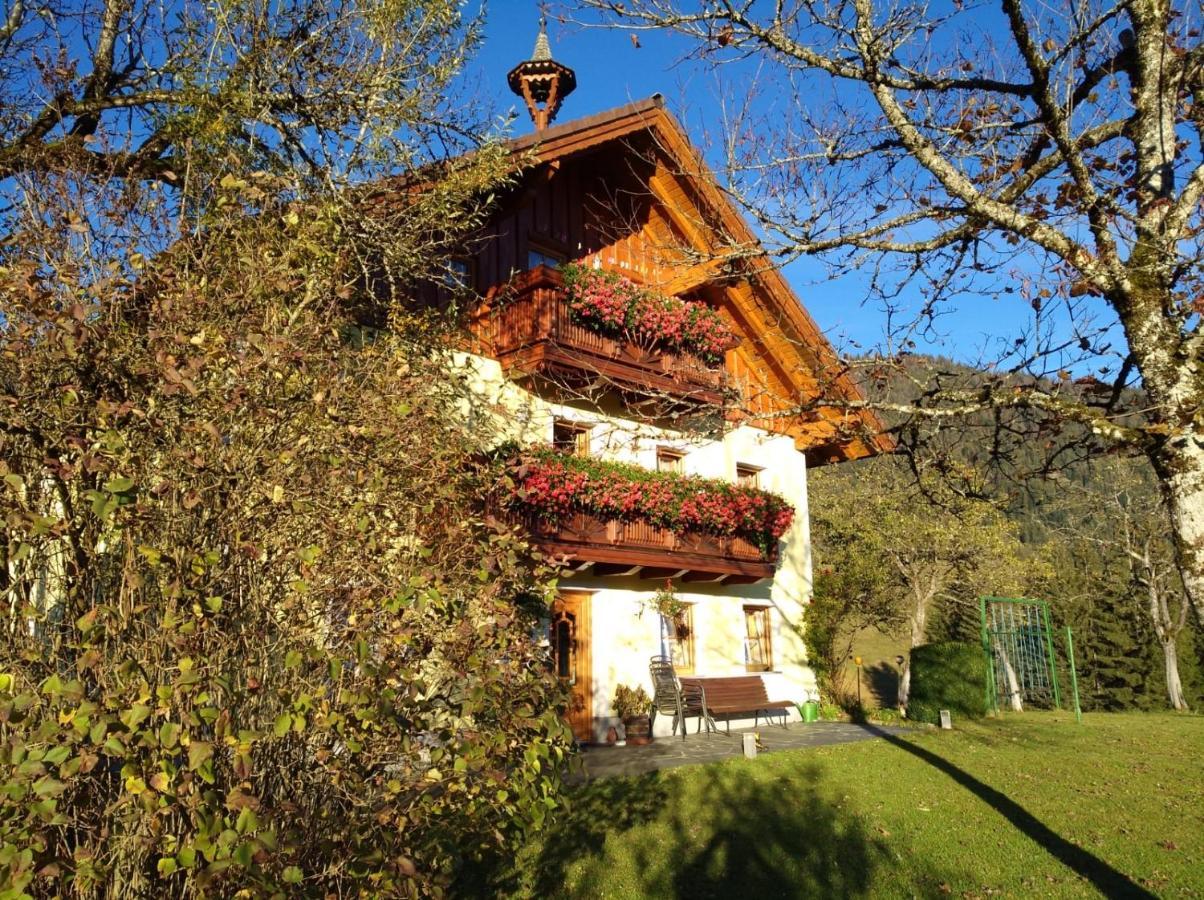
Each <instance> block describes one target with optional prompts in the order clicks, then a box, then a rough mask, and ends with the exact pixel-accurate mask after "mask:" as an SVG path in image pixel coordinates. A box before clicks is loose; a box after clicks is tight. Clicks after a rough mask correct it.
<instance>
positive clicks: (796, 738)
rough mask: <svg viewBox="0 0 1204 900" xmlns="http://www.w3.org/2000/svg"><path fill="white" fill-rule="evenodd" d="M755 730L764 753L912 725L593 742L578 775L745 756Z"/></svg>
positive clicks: (811, 726) (801, 727)
mask: <svg viewBox="0 0 1204 900" xmlns="http://www.w3.org/2000/svg"><path fill="white" fill-rule="evenodd" d="M720 727H721V728H722V726H720ZM754 730H755V731H756V733H758V734H760V735H761V749H760V750H758V755H760V754H763V753H777V752H779V751H781V750H802V749H805V748H807V747H824V746H828V745H831V744H847V743H851V742H852V741H867V740H874V739H876V738H878V737H880V736H881V735H882V733H883V732H886V733H889V734H898V733H900V732H904V731H906V730H907V729H905V728H895V727H889V726H883V725H855V724H852V723H849V722H811V723H804V722H795V723H792V724H791V725H790V728H789V729H788V730H786V729H783V728H782V727H781V726H780V725H768V726H765V725H763V726H761V727H760V728H757V729H752V728H749V729H745V730H743V731H741V730H737V729H735V728H733V729H732V733H731V734H730V735H728V734H726V733H724V732H723V731H722V730H720V732H719V733H718V734H694V733H693V732H691V733H690V735H689V737H687V738H686V739H685V740H684V741H683V740H682V739H681V735H680V734H679V735H677V736H675V737H672V738H657V739H656V740H655V741H653V742H652V743H651V744H646V745H645V746H643V747H608V746H590V747H585V748H584V749H583V750H582V752H581V755H580V757H579V759H580V760H581V762H582V765H583V771H581V772H578V773H576V775H577V779H580V780H590V779H594V778H611V777H614V776H616V775H642V774H644V773H645V772H652V771H655V770H657V769H671V768H673V767H675V766H690V765H698V764H699V763H708V762H716V761H718V760H721V759H729V758H731V757H733V756H741V755H743V753H744V750H743V746H744V745H743V735H744V734H745V733H747V732H752V731H754ZM577 779H575V780H577Z"/></svg>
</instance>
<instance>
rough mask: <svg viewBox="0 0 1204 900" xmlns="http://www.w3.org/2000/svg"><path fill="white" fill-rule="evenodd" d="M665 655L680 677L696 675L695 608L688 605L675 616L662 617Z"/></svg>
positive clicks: (662, 638)
mask: <svg viewBox="0 0 1204 900" xmlns="http://www.w3.org/2000/svg"><path fill="white" fill-rule="evenodd" d="M661 643H662V645H663V647H662V651H663V652H664V655H665V656H667V657H669V659H671V660H672V661H673V670H674V671H675V672H677V674H678V675H692V674H693V673H694V607H693V606H692V605H689V604H687V605H686V606H684V607H682V610H681V612H679V613H678V614H677V615H675V616H661Z"/></svg>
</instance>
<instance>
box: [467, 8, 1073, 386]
mask: <svg viewBox="0 0 1204 900" xmlns="http://www.w3.org/2000/svg"><path fill="white" fill-rule="evenodd" d="M538 20H539V12H538V6H537V4H536V3H535V2H531V0H492V2H490V3H489V6H488V20H487V28H486V35H485V44H484V47H483V48H482V50H481V52H480V53H479V54H478V56H477V57H476V59H475V61H474V62H473V64H472V65H471V67H470V69H469V71H468V72H467V73H466V77H467V78H468V79H469V80H470V82H475V83H478V84H479V85H480V86H481V87H482V88H483V89H484V91H485V92H486V94H488V95H490V96H492V97H493V98H494V99H495V101H496V102H497V104H498V107H499V109H501V110H507V109H513V110H516V111H517V112H519V113H522V115H521V116H520V117H519V118H517V119H515V121H514V123H513V125H512V128H513V132H514V133H517V134H521V133H526V132H527V131H529V130H530V128H531V125H530V121H529V120H528V118H527V117H526V115H525V112H523V110H522V107H521V104H519V102H518V98H517V97H515V96H514V95H513V94H511V93H510V91H509V89H508V88H507V86H506V80H505V76H506V73H507V72H508V71H509V70H510V69H511V68H512V67H513V66H514V65H515V64H516V63H518V62H519V61H520V60H522V59H526V58H527V57H528V56H529V55H530V53H531V49H532V47H533V46H534V43H535V37H536V34H537V32H538ZM549 35H550V37H551V41H552V52H553V55H554V56H555V58H556V59H557V60H558V61H560V62H563V63H564V64H566V65H568V66H571V67H572V68H573V69H574V70H575V71H576V73H577V90H576V92H575V93H574V94H573V95H572V96H570V97H569V98H568V99H567V100H566V101H565V105H564V107H563V109H562V110H561V113H560V116H559V118H558V121H560V122H565V121H568V120H570V119H574V118H578V117H581V116H588V115H591V114H593V113H596V112H600V111H602V110H606V109H610V108H612V107H615V106H620V105H622V104H624V103H627V102H629V101H631V100H636V99H642V98H644V97H648V96H650V95H651V94H653V93H657V92H660V93H661V94H663V95H664V96H665V99H666V102H667V104H668V106H669V108H670V109H671V110H672V111H673V112H674V114H675V115H676V116H677V117H678V118H679V119H680V120H681V121H682V122H683V124H684V125H685V126H686V129H687V131H689V132H690V134H691V137H692V138H693V139H694V140H695V142H696V143H703V142H704V141H703V137H704V135H702V134H700V131H701V128H702V127H703V126H702V124H701V123H702V122H703V120H704V116H703V115H702V113H703V112H705V111H708V110H713V108H714V105H715V104H716V102H717V101H716V97H717V90H716V82H715V79H714V76H713V75H712V74H711V73H709V72H707V71H706V69H705V68H704V67H703V66H701V65H700V64H698V63H697V62H696V61H684V62H681V63H679V64H675V63H677V60H678V59H679V58H681V57H682V56H683V54H684V52H686V51H687V50H688V49H689V46H688V45H687V44H685V43H682V42H681V41H679V40H677V39H675V38H673V37H671V36H667V35H662V34H656V33H647V32H645V33H642V34H641V35H640V43H641V47H640V48H639V49H637V48H636V47H635V46H634V45H633V43H632V41H631V38H630V36H629V34H627V33H625V32H621V31H617V30H610V29H604V28H581V27H579V26H577V25H573V24H565V23H563V22H560V21H557V20H556V18H555V17H554V16H553V17H552V19H551V21H550V23H549ZM785 274H786V276H787V278H788V279H789V280H790V282H791V284H792V285H793V287H794V288H795V290H796V291H797V293H798V295H799V297H800V298H801V299H802V301H803V304H804V306H806V308H807V309H808V311H809V312H810V313H811V315H812V316H813V317H814V318H815V319H816V321H817V322H818V323H819V325H820V327H821V328H823V329H824V331H825V332H826V333H827V334H828V335H829V337H830V338H831V339H832V340H833V342H834V343H835V344H837V346H839V347H842V348H844V349H856V348H857V346H859V347H860V348H862V349H864V350H869V349H872V348H875V347H878V346H880V345H881V343H882V340H883V335H884V333H885V316H884V314H883V312H882V310H881V309H880V308H878V307H876V306H875V305H873V304H872V303H868V304H867V303H866V302H864V298H865V296H866V293H867V292H866V288H865V282H864V281H863V276H861V275H858V274H854V275H848V276H844V277H841V278H838V279H832V278H830V277H829V275H828V273H827V271H826V269H825V267H824V265H823V264H822V263H821V262H819V261H816V260H800V261H798V262H795V263H792V264H791V265H789V266H787V267H786V269H785ZM917 299H918V298H915V297H913V298H911V302H913V303H914V302H916V301H917ZM1055 315H1057V314H1056V313H1055ZM1030 321H1031V311H1030V309H1029V306H1028V304H1027V302H1024V301H1023V300H1020V299H1019V298H1018V297H1011V298H1007V299H999V300H997V299H992V298H986V297H982V298H976V299H974V300H973V301H971V302H964V303H963V304H962V305H961V307H960V308H955V309H951V310H949V313H948V315H946V316H945V317H944V318H943V319H942V320H941V323H940V324H941V328H942V330H943V331H944V334H943V335H939V336H936V337H934V338H930V339H928V340H918V341H917V343H918V345H919V346H918V347H917V349H919V350H921V351H926V352H933V353H938V354H940V355H944V356H950V357H953V358H955V359H960V360H964V361H967V362H973V361H975V360H977V359H980V358H984V356H985V358H992V356H993V355H997V354H992V353H989V352H988V353H985V354H984V350H983V348H984V346H985V345H987V344H988V343H990V342H992V341H993V340H998V339H1000V338H1004V339H1009V340H1010V336H1011V335H1013V334H1015V333H1016V329H1017V328H1018V327H1023V326H1024V325H1025V324H1027V323H1029V322H1030ZM1055 327H1060V326H1058V325H1055ZM849 341H853V342H855V345H850V344H849V343H848V342H849Z"/></svg>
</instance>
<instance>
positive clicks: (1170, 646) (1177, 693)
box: [1160, 638, 1187, 709]
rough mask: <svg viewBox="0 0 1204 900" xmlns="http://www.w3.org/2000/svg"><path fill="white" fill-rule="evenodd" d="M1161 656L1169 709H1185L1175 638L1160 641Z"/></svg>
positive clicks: (1185, 700)
mask: <svg viewBox="0 0 1204 900" xmlns="http://www.w3.org/2000/svg"><path fill="white" fill-rule="evenodd" d="M1160 643H1161V644H1162V657H1163V659H1164V660H1165V661H1166V696H1167V699H1168V700H1169V701H1170V704H1171V709H1187V698H1186V697H1185V696H1184V695H1183V682H1181V681H1180V680H1179V648H1178V647H1176V646H1175V639H1174V638H1171V639H1170V640H1169V641H1167V640H1164V641H1160Z"/></svg>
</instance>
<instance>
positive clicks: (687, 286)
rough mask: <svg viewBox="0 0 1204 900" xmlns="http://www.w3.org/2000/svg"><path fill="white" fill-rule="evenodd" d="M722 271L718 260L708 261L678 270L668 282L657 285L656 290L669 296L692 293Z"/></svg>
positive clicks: (721, 265) (720, 262)
mask: <svg viewBox="0 0 1204 900" xmlns="http://www.w3.org/2000/svg"><path fill="white" fill-rule="evenodd" d="M722 271H723V263H722V261H720V260H718V259H708V260H706V261H705V262H701V263H698V264H697V265H693V266H690V267H689V268H686V269H679V270H678V271H677V274H676V275H674V276H673V277H672V278H671V279H669V280H668V281H665V282H662V283H661V284H658V285H657V289H658V290H659V291H661V292H662V293H665V294H669V295H671V296H677V295H678V294H684V293H686V292H687V291H692V290H694V288H696V287H698V286H699V285H703V284H707V283H708V282H710V281H714V280H715V279H716V278H717V277H718V276H719V275H720V274H721V273H722Z"/></svg>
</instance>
